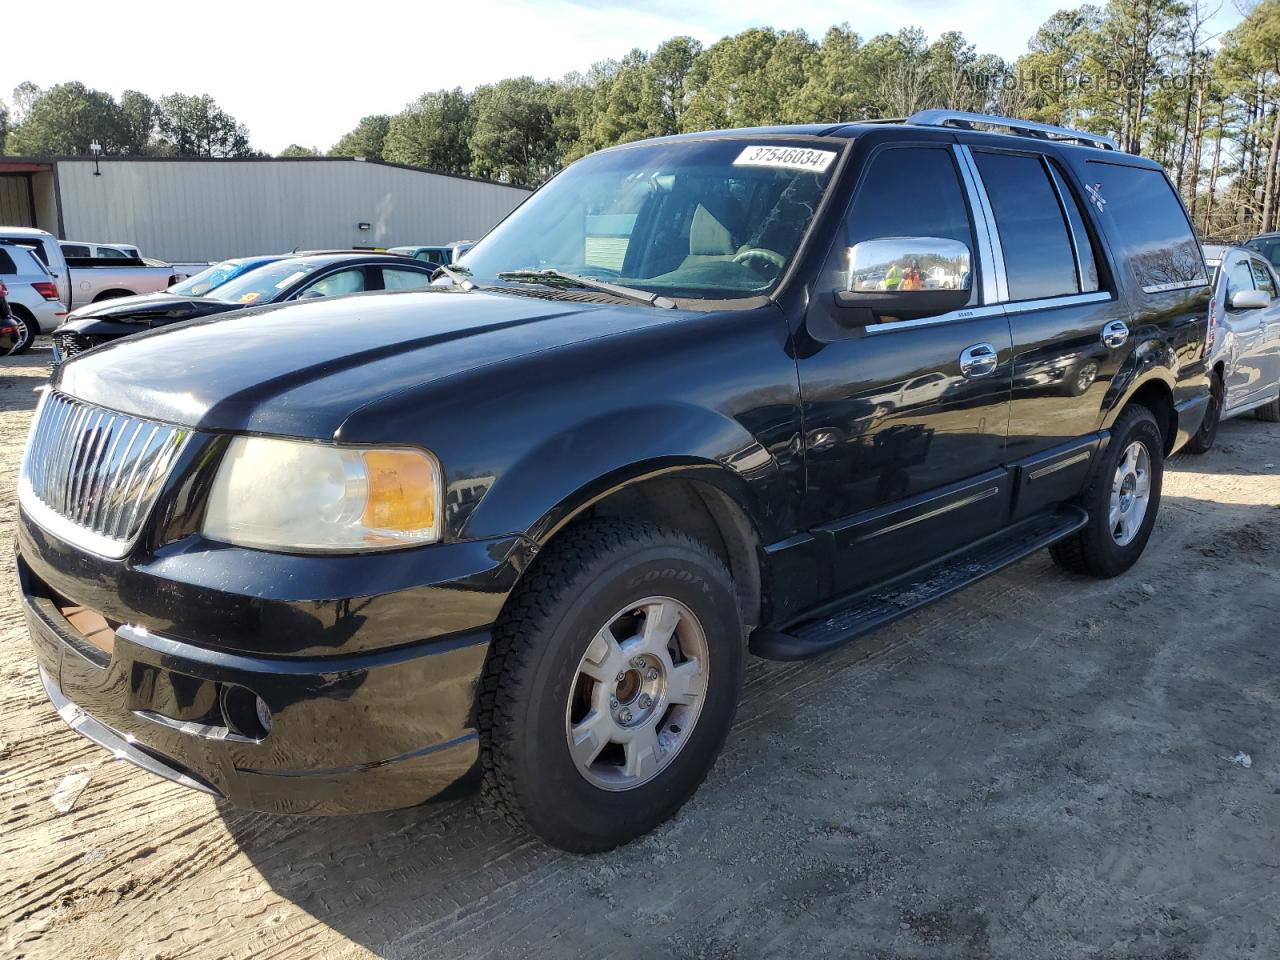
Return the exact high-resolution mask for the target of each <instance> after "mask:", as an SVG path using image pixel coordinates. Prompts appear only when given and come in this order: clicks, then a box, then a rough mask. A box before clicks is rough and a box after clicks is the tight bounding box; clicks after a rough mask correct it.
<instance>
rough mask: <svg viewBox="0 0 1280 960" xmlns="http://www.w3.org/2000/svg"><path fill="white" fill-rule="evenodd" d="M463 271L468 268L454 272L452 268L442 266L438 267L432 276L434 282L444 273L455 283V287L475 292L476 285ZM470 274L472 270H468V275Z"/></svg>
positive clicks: (461, 268) (460, 268)
mask: <svg viewBox="0 0 1280 960" xmlns="http://www.w3.org/2000/svg"><path fill="white" fill-rule="evenodd" d="M463 270H467V268H466V267H459V268H458V269H457V270H454V269H452V268H451V267H446V266H445V265H444V264H440V266H438V267H436V269H435V271H434V272H433V273H432V274H431V279H432V280H434V279H435V278H436V277H438V276H440V274H442V273H443V274H444V275H445V276H446V277H448V278H449V279H450V280H452V281H453V285H454V286H455V287H461V288H462V289H463V290H474V289H475V286H476V285H475V284H474V283H472V282H471V281H470V280H468V279H467V277H466V276H465V275H464V274H463V273H462V271H463ZM470 272H471V271H470V270H467V273H470Z"/></svg>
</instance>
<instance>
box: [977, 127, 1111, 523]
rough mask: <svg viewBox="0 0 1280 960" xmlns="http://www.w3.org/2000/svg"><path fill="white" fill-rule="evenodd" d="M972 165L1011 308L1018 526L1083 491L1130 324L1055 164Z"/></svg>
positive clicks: (1001, 161)
mask: <svg viewBox="0 0 1280 960" xmlns="http://www.w3.org/2000/svg"><path fill="white" fill-rule="evenodd" d="M973 157H974V164H975V166H976V168H977V170H978V172H979V174H980V175H981V178H982V182H983V185H984V187H985V189H986V191H987V193H988V195H989V196H990V198H991V207H992V215H993V217H994V219H995V226H996V236H997V239H998V242H999V245H1000V250H1001V258H1002V260H1003V262H1004V265H1005V269H1006V274H1007V285H1008V290H1009V297H1010V301H1011V302H1010V303H1008V304H1007V306H1006V311H1007V313H1008V317H1009V327H1010V332H1011V335H1012V338H1013V392H1012V409H1011V414H1010V420H1009V443H1008V459H1009V460H1010V461H1011V462H1016V463H1018V464H1019V465H1020V466H1019V468H1018V476H1019V488H1018V497H1017V502H1016V504H1015V506H1014V515H1015V517H1017V518H1022V517H1027V516H1030V515H1032V514H1034V513H1036V512H1039V511H1041V510H1045V509H1047V508H1050V507H1052V506H1053V505H1054V503H1057V502H1060V501H1061V500H1065V499H1070V498H1071V497H1072V496H1074V495H1075V494H1076V493H1077V492H1078V490H1079V485H1080V484H1081V483H1083V478H1084V477H1085V476H1086V475H1087V473H1088V468H1089V463H1090V460H1091V459H1092V455H1093V450H1094V448H1095V444H1093V443H1091V442H1088V441H1087V440H1083V439H1082V438H1087V437H1090V436H1091V435H1093V434H1095V433H1096V432H1097V430H1098V423H1099V420H1100V419H1101V415H1102V407H1103V398H1104V397H1105V395H1106V393H1107V389H1108V387H1109V386H1110V384H1111V380H1112V379H1113V377H1114V376H1115V374H1116V372H1117V371H1118V370H1119V369H1120V367H1121V364H1122V363H1123V362H1124V359H1125V358H1126V357H1127V356H1128V355H1129V353H1130V352H1131V351H1132V349H1133V347H1132V343H1131V342H1130V339H1131V338H1130V337H1129V334H1128V326H1127V324H1128V321H1129V319H1130V315H1129V310H1128V308H1127V307H1126V306H1125V305H1124V304H1123V303H1122V302H1121V301H1120V300H1119V298H1118V297H1116V296H1115V295H1114V293H1112V292H1111V288H1112V287H1113V281H1112V279H1111V278H1110V276H1109V274H1107V272H1106V271H1105V270H1101V271H1100V270H1099V263H1103V262H1105V261H1104V258H1103V257H1102V256H1101V255H1100V253H1099V248H1098V244H1097V239H1096V237H1094V236H1093V234H1092V233H1091V232H1090V231H1089V229H1088V225H1087V223H1086V221H1085V219H1084V216H1083V214H1082V212H1081V205H1080V203H1079V200H1078V198H1077V197H1076V195H1075V193H1074V192H1073V190H1072V188H1071V187H1070V185H1069V184H1068V182H1067V180H1066V178H1065V177H1064V176H1063V173H1062V171H1061V170H1059V169H1058V168H1057V167H1056V166H1055V164H1054V163H1053V161H1051V160H1049V158H1047V157H1045V156H1043V155H1041V154H1038V153H1033V152H1026V151H1015V150H1000V151H997V150H990V149H983V150H979V149H974V150H973ZM1049 477H1052V481H1051V482H1050V481H1049V480H1048V478H1049ZM1073 482H1075V483H1076V487H1075V489H1072V484H1073Z"/></svg>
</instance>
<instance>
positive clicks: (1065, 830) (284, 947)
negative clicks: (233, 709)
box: [0, 348, 1280, 960]
mask: <svg viewBox="0 0 1280 960" xmlns="http://www.w3.org/2000/svg"><path fill="white" fill-rule="evenodd" d="M48 359H49V357H48V352H47V351H46V350H41V349H38V348H37V350H35V351H33V352H32V353H31V354H30V355H28V356H27V357H22V358H10V359H8V360H0V539H3V541H4V543H5V544H6V546H5V549H6V550H7V549H8V547H7V544H8V542H9V537H10V534H11V525H12V523H13V519H14V515H15V511H16V507H15V504H14V485H15V480H16V474H17V465H18V456H19V451H20V449H21V446H22V443H23V440H24V437H25V433H26V430H27V424H28V421H29V416H30V411H31V408H32V406H33V401H34V396H33V394H32V392H31V389H32V388H33V387H35V386H37V385H39V384H40V383H41V382H42V381H43V375H44V369H45V364H46V363H47V362H48ZM1219 442H1220V447H1219V449H1217V450H1216V451H1214V452H1213V453H1212V454H1210V455H1208V456H1206V457H1203V458H1192V457H1189V456H1185V455H1184V456H1180V457H1178V458H1176V459H1175V461H1174V462H1173V463H1172V464H1171V465H1170V469H1169V473H1168V474H1167V476H1166V481H1165V498H1164V505H1163V509H1162V510H1161V514H1160V521H1159V524H1158V526H1157V528H1156V532H1155V536H1154V538H1153V539H1152V541H1151V545H1150V547H1149V549H1148V551H1147V554H1146V556H1145V558H1144V559H1143V560H1142V561H1141V563H1140V564H1139V565H1138V566H1137V567H1136V568H1135V569H1134V570H1133V571H1131V572H1130V573H1129V574H1128V575H1127V576H1124V577H1121V578H1119V579H1117V580H1114V581H1110V582H1096V581H1090V580H1085V579H1079V578H1072V577H1068V576H1065V575H1063V574H1060V573H1059V572H1057V571H1056V570H1055V569H1054V568H1053V567H1052V566H1051V565H1050V562H1049V559H1048V557H1047V556H1046V555H1039V556H1036V557H1033V558H1031V559H1029V560H1027V561H1025V562H1023V563H1021V564H1019V565H1018V566H1016V567H1015V568H1013V569H1011V570H1010V571H1008V572H1007V573H1005V574H1003V575H1001V576H997V577H993V578H991V579H989V580H987V581H985V582H984V583H982V584H980V585H979V586H977V587H975V588H972V589H970V590H968V591H966V592H964V593H962V594H959V595H957V596H955V597H954V598H952V599H949V600H947V601H945V602H943V603H941V604H938V605H935V606H934V607H932V608H930V609H928V610H925V611H923V612H921V613H917V614H915V615H913V616H911V617H910V618H908V619H906V620H903V621H900V622H899V623H898V624H897V625H896V626H894V627H892V628H890V629H888V630H885V631H883V632H882V633H880V634H879V635H877V636H875V637H874V638H872V639H870V640H868V641H866V642H863V643H860V644H858V645H855V646H853V647H851V648H847V649H844V650H841V651H839V652H837V653H835V654H833V655H830V656H827V657H825V658H822V659H819V660H817V661H812V662H809V663H801V664H775V663H765V662H760V661H757V662H754V663H752V665H751V666H750V668H749V674H748V678H749V679H748V688H747V693H746V697H745V700H744V702H743V705H742V708H741V711H740V713H739V719H738V722H737V726H736V728H735V730H734V732H733V735H732V736H731V739H730V742H729V745H728V747H727V749H726V751H725V753H724V755H723V756H722V757H721V759H720V761H719V763H718V764H717V765H716V768H715V770H714V772H713V773H712V775H711V776H710V778H709V779H708V781H707V783H706V785H705V786H704V787H703V788H702V790H701V792H700V793H699V794H698V795H697V797H695V798H694V800H693V801H692V802H690V803H689V804H688V806H686V808H685V810H684V811H683V813H682V814H681V815H680V816H679V817H678V818H677V819H676V820H675V821H674V822H672V823H670V824H668V825H666V826H665V827H663V828H661V829H659V830H658V831H657V832H656V833H654V834H653V835H651V836H649V837H647V838H645V839H643V840H641V841H639V842H637V843H635V844H632V845H631V846H629V847H626V848H624V849H622V850H619V851H616V852H614V853H611V854H606V855H602V856H594V857H575V856H568V855H565V854H561V853H559V852H557V851H554V850H550V849H548V848H546V847H544V846H542V845H541V844H539V843H538V842H536V841H533V840H531V839H529V838H527V837H523V836H518V835H515V834H513V833H512V832H511V831H510V830H508V829H507V828H505V827H503V826H500V825H497V824H495V823H491V822H490V821H489V820H487V819H486V818H485V817H484V815H483V814H482V813H481V812H480V811H479V810H477V808H476V807H475V805H474V804H473V803H472V802H471V801H469V800H461V801H454V802H450V803H448V804H444V805H437V806H434V807H428V808H423V809H418V810H409V811H402V812H397V813H393V814H380V815H373V816H367V817H360V818H350V819H344V820H319V819H301V818H299V819H286V818H282V817H271V816H265V815H260V814H253V813H245V812H242V811H237V810H233V809H231V808H229V807H226V806H224V805H222V804H220V803H216V802H214V801H212V800H211V799H209V798H208V797H206V796H203V795H201V794H197V793H192V792H188V791H186V790H183V789H182V788H180V787H177V786H173V785H170V784H168V783H165V782H163V781H161V780H158V779H155V778H153V777H151V776H150V775H148V774H146V773H143V772H141V771H138V770H135V769H133V768H132V767H130V766H128V765H127V764H125V763H123V762H120V761H115V760H112V759H111V758H109V757H108V756H106V755H105V754H104V753H103V751H101V750H99V749H98V748H97V747H95V746H93V745H92V744H90V743H88V742H87V741H85V740H82V739H80V738H79V737H78V736H76V735H75V734H72V733H71V732H70V731H69V730H68V729H67V728H66V727H64V726H63V724H62V722H61V721H60V720H59V719H58V718H57V716H56V715H55V714H54V712H53V710H52V709H51V708H50V707H49V706H48V705H47V703H46V702H45V699H44V697H43V695H42V693H41V690H40V686H39V682H38V680H37V678H36V672H35V666H34V663H33V661H32V657H31V654H30V650H29V648H28V644H27V639H26V635H25V631H24V628H23V626H22V623H21V614H20V612H19V608H18V603H17V599H16V596H15V593H14V583H13V576H12V572H11V567H10V566H9V565H8V562H7V561H6V562H5V567H4V570H5V573H4V575H3V584H2V586H0V590H2V591H3V602H0V824H2V825H3V827H2V829H0V931H2V934H0V936H2V937H3V939H2V940H0V952H3V953H4V954H5V955H7V956H13V957H57V958H63V960H72V958H81V957H113V958H117V957H118V958H123V960H135V958H136V960H144V958H145V960H170V958H178V957H205V958H212V957H219V958H220V957H290V958H309V957H320V956H323V957H326V958H349V957H366V956H386V957H430V958H432V960H446V958H463V957H512V958H516V957H519V958H527V957H534V958H538V957H570V958H576V957H588V956H590V957H592V958H599V960H603V958H607V957H638V956H644V957H648V958H654V957H678V958H706V960H721V958H746V957H805V958H817V957H841V958H845V957H859V958H861V957H866V958H882V960H888V958H948V960H950V958H983V957H1009V958H1018V960H1030V958H1041V957H1043V958H1099V960H1101V958H1108V960H1111V958H1115V960H1119V958H1151V960H1156V958H1161V960H1190V958H1206V960H1208V958H1212V960H1229V958H1235V957H1259V958H1264V957H1265V958H1274V957H1277V956H1280V928H1278V924H1277V915H1278V914H1280V709H1278V708H1280V648H1278V647H1277V643H1276V640H1277V636H1278V632H1280V631H1278V630H1277V621H1278V619H1280V577H1278V576H1277V571H1278V569H1280V508H1278V507H1277V503H1280V425H1276V424H1266V423H1262V422H1259V421H1256V420H1254V419H1252V418H1248V419H1244V420H1238V421H1235V422H1232V423H1230V424H1226V425H1224V427H1223V430H1222V434H1221V437H1220V441H1219ZM1273 747H1276V749H1272V748H1273ZM68 777H71V779H70V780H68V779H67V778H68ZM86 779H87V783H85V781H86ZM80 783H84V786H83V790H82V791H81V792H80V793H79V794H78V795H75V791H74V787H75V786H76V785H77V784H80ZM60 787H62V792H61V794H59V796H58V799H59V800H60V801H62V802H63V805H64V806H65V805H66V803H67V802H68V801H70V800H72V799H74V806H73V807H72V809H71V810H70V811H69V812H67V813H65V814H64V813H59V811H58V809H56V808H55V805H54V797H55V794H57V793H58V792H59V788H60Z"/></svg>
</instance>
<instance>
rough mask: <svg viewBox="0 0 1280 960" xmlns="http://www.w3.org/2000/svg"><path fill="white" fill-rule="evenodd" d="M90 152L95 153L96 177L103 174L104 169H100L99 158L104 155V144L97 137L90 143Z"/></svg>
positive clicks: (94, 172) (94, 168)
mask: <svg viewBox="0 0 1280 960" xmlns="http://www.w3.org/2000/svg"><path fill="white" fill-rule="evenodd" d="M89 152H90V153H92V154H93V175H94V176H95V177H100V176H102V171H101V170H99V169H98V158H99V157H100V156H102V144H100V143H99V142H98V141H97V140H96V139H95V140H94V141H93V143H91V144H89Z"/></svg>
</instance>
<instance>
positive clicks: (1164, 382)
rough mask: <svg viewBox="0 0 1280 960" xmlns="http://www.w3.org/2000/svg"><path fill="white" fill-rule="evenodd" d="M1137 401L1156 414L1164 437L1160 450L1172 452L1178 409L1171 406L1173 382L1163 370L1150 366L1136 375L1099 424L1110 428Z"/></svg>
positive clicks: (1175, 439)
mask: <svg viewBox="0 0 1280 960" xmlns="http://www.w3.org/2000/svg"><path fill="white" fill-rule="evenodd" d="M1134 404H1138V405H1140V406H1144V407H1146V408H1147V409H1148V410H1150V411H1151V413H1152V415H1153V416H1154V417H1155V418H1156V424H1157V425H1158V426H1159V427H1160V433H1161V435H1162V436H1163V438H1164V447H1165V449H1164V454H1165V456H1168V455H1169V454H1170V453H1172V452H1173V446H1174V444H1175V443H1176V442H1177V438H1178V411H1177V408H1176V407H1175V406H1174V384H1173V380H1172V377H1170V376H1169V375H1168V374H1167V372H1166V371H1164V370H1153V371H1151V372H1150V374H1149V375H1148V376H1146V377H1142V378H1140V379H1136V380H1135V381H1134V382H1133V383H1131V384H1130V385H1129V388H1128V390H1127V391H1126V392H1125V393H1124V394H1123V395H1122V396H1121V397H1120V399H1118V400H1117V402H1116V403H1114V404H1113V405H1112V406H1111V409H1110V410H1109V411H1108V413H1107V416H1106V418H1105V421H1104V423H1103V426H1105V427H1106V428H1107V429H1110V428H1111V427H1112V426H1113V425H1114V424H1115V422H1116V420H1117V419H1119V417H1120V414H1122V413H1123V412H1124V411H1125V410H1126V409H1128V408H1129V407H1131V406H1133V405H1134Z"/></svg>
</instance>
